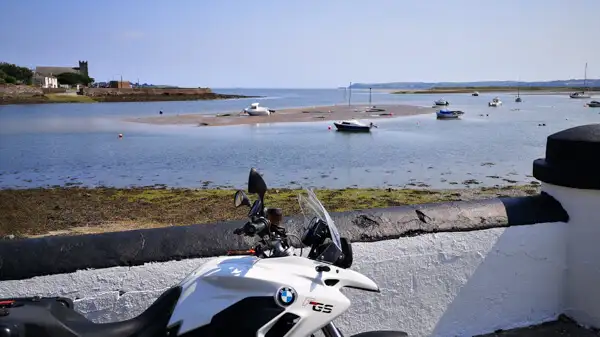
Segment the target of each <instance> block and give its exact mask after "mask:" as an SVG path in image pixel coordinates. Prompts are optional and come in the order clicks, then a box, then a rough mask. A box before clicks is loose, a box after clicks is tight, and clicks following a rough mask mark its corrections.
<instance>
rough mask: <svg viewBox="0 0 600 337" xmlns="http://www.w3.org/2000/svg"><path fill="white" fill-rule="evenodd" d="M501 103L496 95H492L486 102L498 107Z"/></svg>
mask: <svg viewBox="0 0 600 337" xmlns="http://www.w3.org/2000/svg"><path fill="white" fill-rule="evenodd" d="M500 105H502V101H501V100H500V98H498V97H494V99H493V100H492V101H491V102H489V103H488V106H493V107H498V106H500Z"/></svg>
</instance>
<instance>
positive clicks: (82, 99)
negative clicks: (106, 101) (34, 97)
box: [45, 94, 96, 103]
mask: <svg viewBox="0 0 600 337" xmlns="http://www.w3.org/2000/svg"><path fill="white" fill-rule="evenodd" d="M45 96H46V97H47V99H48V102H49V103H95V102H96V101H95V100H93V99H92V98H91V97H88V96H83V95H60V94H47V95H45Z"/></svg>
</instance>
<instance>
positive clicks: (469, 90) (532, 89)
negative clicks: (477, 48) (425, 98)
mask: <svg viewBox="0 0 600 337" xmlns="http://www.w3.org/2000/svg"><path fill="white" fill-rule="evenodd" d="M584 89H585V90H586V91H600V88H574V87H520V88H517V87H493V86H491V87H444V88H431V89H424V90H398V91H393V92H392V93H393V94H439V93H441V94H464V93H472V92H474V91H478V92H480V93H482V92H516V91H517V90H520V91H521V92H535V93H544V92H548V93H550V92H574V91H581V90H584Z"/></svg>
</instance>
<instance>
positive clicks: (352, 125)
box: [333, 119, 377, 132]
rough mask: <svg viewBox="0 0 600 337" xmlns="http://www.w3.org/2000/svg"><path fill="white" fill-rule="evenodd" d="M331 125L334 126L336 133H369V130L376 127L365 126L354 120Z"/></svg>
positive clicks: (371, 124) (373, 125) (372, 125)
mask: <svg viewBox="0 0 600 337" xmlns="http://www.w3.org/2000/svg"><path fill="white" fill-rule="evenodd" d="M333 125H335V127H336V128H337V130H338V131H344V132H370V131H371V128H373V127H375V128H376V127H377V125H375V124H373V123H370V124H368V125H367V124H364V123H361V122H359V121H357V120H356V119H350V120H346V121H340V122H334V123H333Z"/></svg>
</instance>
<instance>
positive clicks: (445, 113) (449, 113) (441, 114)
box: [435, 109, 465, 119]
mask: <svg viewBox="0 0 600 337" xmlns="http://www.w3.org/2000/svg"><path fill="white" fill-rule="evenodd" d="M435 114H436V116H437V119H459V118H460V116H462V115H464V114H465V113H464V112H463V111H459V110H446V109H441V110H438V111H436V112H435Z"/></svg>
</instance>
